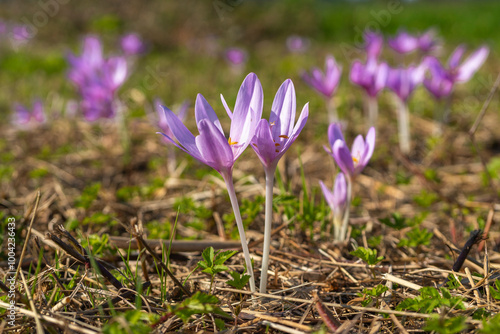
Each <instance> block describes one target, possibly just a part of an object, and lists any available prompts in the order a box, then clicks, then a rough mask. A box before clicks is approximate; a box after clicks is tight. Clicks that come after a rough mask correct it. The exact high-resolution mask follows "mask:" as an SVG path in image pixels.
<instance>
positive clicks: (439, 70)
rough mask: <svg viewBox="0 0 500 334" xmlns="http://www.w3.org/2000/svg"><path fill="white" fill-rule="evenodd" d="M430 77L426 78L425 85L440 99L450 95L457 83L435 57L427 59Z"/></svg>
mask: <svg viewBox="0 0 500 334" xmlns="http://www.w3.org/2000/svg"><path fill="white" fill-rule="evenodd" d="M425 62H426V64H427V67H428V69H429V72H430V77H426V78H425V79H424V86H425V88H427V90H428V91H429V92H430V93H431V94H432V95H434V97H435V98H436V99H438V100H441V99H443V98H445V97H448V96H450V94H451V92H452V90H453V86H454V84H455V82H454V80H453V78H452V77H451V76H450V75H449V73H448V71H447V70H446V69H445V68H444V67H443V65H441V62H440V61H439V60H437V59H436V58H434V57H428V58H426V59H425Z"/></svg>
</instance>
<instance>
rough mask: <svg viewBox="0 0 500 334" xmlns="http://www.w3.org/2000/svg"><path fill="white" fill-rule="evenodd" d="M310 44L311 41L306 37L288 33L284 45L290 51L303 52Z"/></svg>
mask: <svg viewBox="0 0 500 334" xmlns="http://www.w3.org/2000/svg"><path fill="white" fill-rule="evenodd" d="M310 44H311V42H310V41H309V39H308V38H305V37H301V36H297V35H290V36H288V38H287V39H286V47H287V48H288V51H290V52H292V53H302V52H305V51H306V50H307V49H308V48H309V45H310Z"/></svg>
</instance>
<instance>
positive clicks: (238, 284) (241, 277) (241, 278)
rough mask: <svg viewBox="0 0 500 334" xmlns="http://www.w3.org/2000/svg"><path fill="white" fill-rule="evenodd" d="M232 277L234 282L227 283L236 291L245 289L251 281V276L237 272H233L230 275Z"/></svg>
mask: <svg viewBox="0 0 500 334" xmlns="http://www.w3.org/2000/svg"><path fill="white" fill-rule="evenodd" d="M229 275H231V277H232V278H233V279H232V280H229V281H227V282H226V283H227V284H229V285H230V286H232V287H233V288H235V289H239V290H241V289H243V288H244V287H245V285H247V284H248V281H249V280H250V275H246V274H240V273H239V272H237V271H231V272H230V273H229Z"/></svg>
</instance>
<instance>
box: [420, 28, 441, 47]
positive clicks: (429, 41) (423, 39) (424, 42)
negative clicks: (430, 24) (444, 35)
mask: <svg viewBox="0 0 500 334" xmlns="http://www.w3.org/2000/svg"><path fill="white" fill-rule="evenodd" d="M417 45H418V49H419V50H420V51H422V52H424V53H429V52H431V51H434V50H436V49H437V48H438V47H439V40H438V39H437V38H436V33H435V31H434V30H432V29H429V30H427V31H426V32H425V33H423V34H422V35H420V36H419V37H418V42H417Z"/></svg>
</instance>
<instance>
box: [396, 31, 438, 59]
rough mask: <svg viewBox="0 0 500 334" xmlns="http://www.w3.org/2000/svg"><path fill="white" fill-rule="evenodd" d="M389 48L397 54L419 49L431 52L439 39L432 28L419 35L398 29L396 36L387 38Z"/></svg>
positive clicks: (435, 47)
mask: <svg viewBox="0 0 500 334" xmlns="http://www.w3.org/2000/svg"><path fill="white" fill-rule="evenodd" d="M388 44H389V47H390V48H391V49H393V50H394V51H396V52H397V53H399V54H405V53H410V52H413V51H416V50H420V51H421V52H422V53H428V52H431V51H433V50H435V49H437V48H438V47H439V41H438V40H437V39H436V37H435V33H434V31H433V30H427V31H426V32H424V33H423V34H421V35H420V36H415V35H411V34H409V33H408V32H406V31H404V30H403V31H400V32H399V33H398V34H396V36H394V37H391V38H389V39H388Z"/></svg>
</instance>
